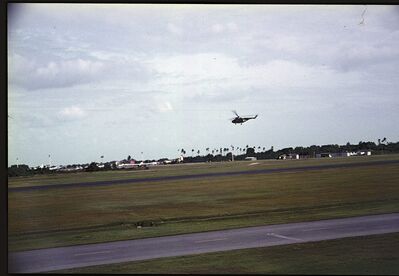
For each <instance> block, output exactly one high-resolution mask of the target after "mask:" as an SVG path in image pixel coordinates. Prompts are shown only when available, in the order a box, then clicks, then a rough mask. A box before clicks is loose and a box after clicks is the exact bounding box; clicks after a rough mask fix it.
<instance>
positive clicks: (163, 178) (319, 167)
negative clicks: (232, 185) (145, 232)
mask: <svg viewBox="0 0 399 276" xmlns="http://www.w3.org/2000/svg"><path fill="white" fill-rule="evenodd" d="M387 164H399V160H381V161H370V162H359V163H346V164H328V165H317V166H301V167H290V168H271V169H259V170H248V171H233V172H217V173H202V174H190V175H173V176H161V177H148V178H132V179H119V180H106V181H96V182H80V183H64V184H47V185H38V186H29V187H9V188H8V191H9V192H29V191H37V190H49V189H65V188H79V187H91V186H108V185H126V184H127V185H131V184H134V183H137V182H140V183H141V182H154V181H168V180H181V179H193V178H203V177H219V176H232V175H251V174H269V173H279V172H296V171H309V170H325V169H336V168H353V167H364V166H376V165H387Z"/></svg>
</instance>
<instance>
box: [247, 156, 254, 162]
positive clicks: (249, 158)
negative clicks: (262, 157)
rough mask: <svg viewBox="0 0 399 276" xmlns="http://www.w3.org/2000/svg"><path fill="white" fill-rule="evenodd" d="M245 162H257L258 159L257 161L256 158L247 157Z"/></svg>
mask: <svg viewBox="0 0 399 276" xmlns="http://www.w3.org/2000/svg"><path fill="white" fill-rule="evenodd" d="M245 160H247V161H256V160H257V159H256V157H253V156H248V157H245Z"/></svg>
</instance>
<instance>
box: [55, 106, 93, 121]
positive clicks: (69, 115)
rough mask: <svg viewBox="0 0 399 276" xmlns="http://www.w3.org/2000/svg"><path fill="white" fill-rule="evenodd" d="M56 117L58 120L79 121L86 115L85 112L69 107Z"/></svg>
mask: <svg viewBox="0 0 399 276" xmlns="http://www.w3.org/2000/svg"><path fill="white" fill-rule="evenodd" d="M58 115H59V116H60V118H65V119H80V118H83V117H85V116H86V115H87V114H86V112H85V111H84V110H83V109H81V108H80V107H78V106H70V107H65V108H63V109H62V110H61V111H60V112H59V113H58Z"/></svg>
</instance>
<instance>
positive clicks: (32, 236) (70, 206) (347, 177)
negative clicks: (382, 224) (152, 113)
mask: <svg viewBox="0 0 399 276" xmlns="http://www.w3.org/2000/svg"><path fill="white" fill-rule="evenodd" d="M374 160H399V155H387V156H370V157H352V158H336V159H320V160H315V159H309V160H292V161H289V160H287V161H283V160H279V161H277V160H271V161H256V162H225V163H206V164H182V165H176V166H159V167H154V168H152V169H150V170H146V171H118V172H96V173H79V174H61V175H51V176H34V177H29V178H13V179H9V187H21V186H32V185H53V184H54V185H56V184H59V183H74V182H84V181H99V180H110V179H123V178H145V177H149V176H150V177H153V176H166V175H181V174H194V173H195V174H197V173H206V172H222V171H238V170H256V169H264V168H277V167H293V166H309V165H317V164H330V163H350V162H369V161H374ZM254 163H257V164H254ZM398 183H399V165H398V164H386V165H372V166H366V167H356V168H339V169H324V170H317V171H302V172H284V173H273V174H258V175H236V176H223V177H213V178H212V177H211V178H202V179H186V180H174V181H171V180H169V181H159V182H148V183H144V182H142V183H134V184H132V185H110V186H98V187H79V188H69V189H53V190H38V191H31V192H9V194H8V215H9V216H8V227H9V228H8V234H9V250H11V251H20V250H27V249H38V248H48V247H55V246H65V245H75V244H86V243H95V242H105V241H114V240H124V239H136V238H143V237H155V236H163V235H173V234H182V233H190V232H200V231H209V230H219V229H228V228H237V227H245V226H255V225H267V224H276V223H286V222H297V221H310V220H318V219H328V218H338V217H348V216H357V215H367V214H379V213H389V212H399V185H398ZM142 222H144V225H146V223H148V225H150V223H151V222H152V223H153V226H152V227H143V228H137V227H136V225H137V224H138V223H142Z"/></svg>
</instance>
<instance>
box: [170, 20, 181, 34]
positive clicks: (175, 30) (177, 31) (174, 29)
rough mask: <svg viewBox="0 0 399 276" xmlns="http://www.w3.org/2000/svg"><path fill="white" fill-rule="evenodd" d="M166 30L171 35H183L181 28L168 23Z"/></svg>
mask: <svg viewBox="0 0 399 276" xmlns="http://www.w3.org/2000/svg"><path fill="white" fill-rule="evenodd" d="M167 29H168V31H169V32H171V33H172V34H175V35H182V34H183V30H182V29H181V28H179V27H177V26H176V25H175V24H173V23H168V25H167Z"/></svg>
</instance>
